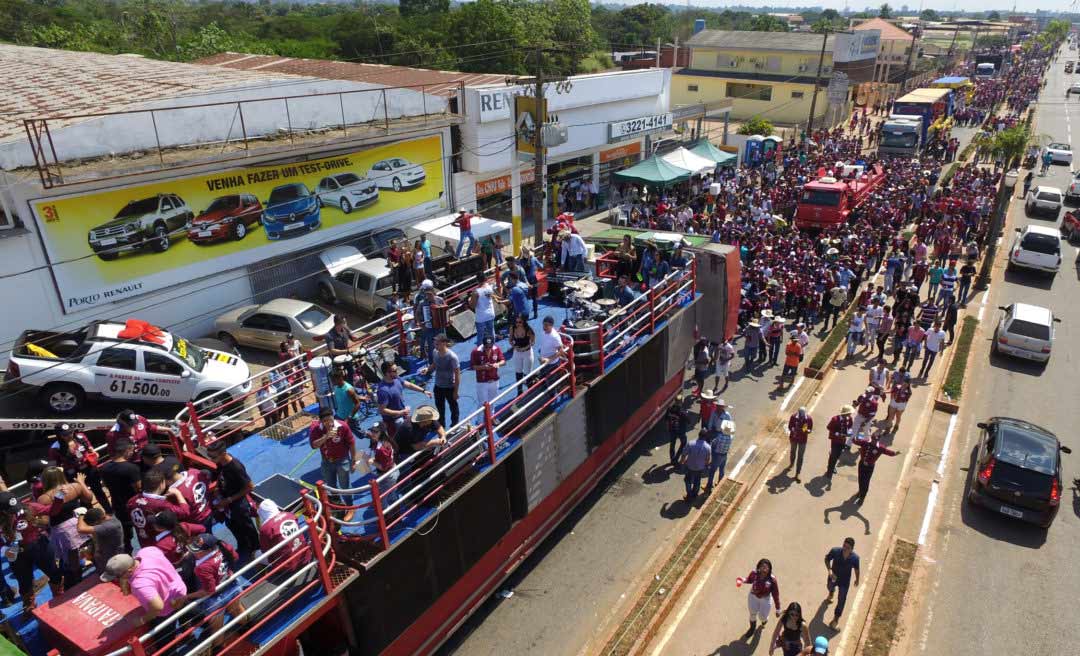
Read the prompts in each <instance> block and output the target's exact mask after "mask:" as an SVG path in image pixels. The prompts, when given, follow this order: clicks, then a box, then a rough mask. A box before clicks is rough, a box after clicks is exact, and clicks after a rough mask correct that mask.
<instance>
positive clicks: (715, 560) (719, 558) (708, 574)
mask: <svg viewBox="0 0 1080 656" xmlns="http://www.w3.org/2000/svg"><path fill="white" fill-rule="evenodd" d="M751 448H753V445H751ZM749 452H750V451H749V450H747V453H749ZM744 457H745V456H744ZM739 464H740V465H741V464H742V463H741V462H740V463H739ZM779 466H780V463H774V464H773V466H772V467H771V468H770V469H769V472H768V473H767V474H766V475H765V476H766V478H771V477H772V475H773V473H775V472H776V471H777V468H779ZM732 478H734V472H733V475H732ZM766 489H767V486H765V485H759V486H758V488H757V490H755V491H754V493H753V494H752V495H751V496H750V500H749V501H747V502H746V506H745V507H744V508H743V509H742V512H740V513H739V518H738V519H736V520H735V525H734V526H733V527H731V530H730V532H729V535H730V536H731V538H729V539H728V540H725V541H724V543H723V544H722V545H721V546H720V548H719V549H718V550H717V552H716V554H715V555H713V556H712V557H711V560H712V562H710V563H709V566H708V567H706V568H705V571H704V572H702V573H700V574H698V580H697V585H695V586H694V589H693V590H691V591H690V596H688V597H687V598H686V599H685V600H684V601H683V602H682V607H681V608H679V612H677V613H676V614H675V617H674V619H671V620H668V621H667V622H665V624H667V629H666V630H665V631H664V635H663V636H661V638H660V641H659V642H658V643H656V648H655V649H653V651H652V656H660V655H661V654H663V653H664V647H666V646H667V643H668V642H669V641H670V640H671V637H672V636H674V635H675V631H677V630H678V629H679V627H680V626H681V625H682V623H683V620H684V619H686V614H687V613H689V612H690V609H691V608H693V607H694V600H695V599H697V597H698V595H700V594H701V591H702V590H704V589H705V584H706V583H708V581H709V579H711V578H712V574H713V571H715V570H716V568H717V566H719V565H720V564H721V563H722V562H724V552H726V551H727V549H728V547H729V546H730V545H731V543H732V542H734V537H735V536H737V535H739V529H740V528H741V527H742V524H743V522H744V521H746V518H747V517H748V516H749V515H750V509H751V508H752V507H753V506H754V503H755V502H757V500H758V499H759V498H760V497H761V493H762V492H764V491H765V490H766Z"/></svg>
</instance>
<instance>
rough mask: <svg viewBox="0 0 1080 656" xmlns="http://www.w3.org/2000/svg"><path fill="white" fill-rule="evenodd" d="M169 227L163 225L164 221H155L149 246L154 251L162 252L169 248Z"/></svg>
mask: <svg viewBox="0 0 1080 656" xmlns="http://www.w3.org/2000/svg"><path fill="white" fill-rule="evenodd" d="M169 246H170V242H169V229H168V228H166V227H165V224H164V223H157V224H155V225H154V236H153V237H151V238H150V248H152V249H153V250H154V252H155V253H164V252H165V251H167V250H169Z"/></svg>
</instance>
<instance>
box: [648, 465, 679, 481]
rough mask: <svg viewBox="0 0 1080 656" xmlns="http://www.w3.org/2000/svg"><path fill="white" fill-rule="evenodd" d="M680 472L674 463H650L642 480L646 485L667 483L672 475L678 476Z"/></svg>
mask: <svg viewBox="0 0 1080 656" xmlns="http://www.w3.org/2000/svg"><path fill="white" fill-rule="evenodd" d="M678 475H679V472H678V470H676V468H675V466H674V465H671V464H669V463H665V464H663V465H649V468H648V469H646V470H645V471H644V472H642V474H641V482H642V483H645V484H646V485H656V484H657V483H666V482H667V481H668V479H669V478H671V477H672V476H678Z"/></svg>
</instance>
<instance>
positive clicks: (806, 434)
mask: <svg viewBox="0 0 1080 656" xmlns="http://www.w3.org/2000/svg"><path fill="white" fill-rule="evenodd" d="M813 430H814V418H813V417H811V416H810V413H809V412H807V411H806V408H805V407H802V408H799V410H798V412H796V413H795V414H793V415H791V417H790V418H789V419H788V441H789V442H790V443H791V452H790V454H789V458H788V466H787V468H788V469H791V468H792V467H794V468H795V482H796V483H801V482H802V481H801V480H799V474H800V473H802V463H803V455H804V454H805V453H806V442H807V441H808V440H809V439H810V432H811V431H813Z"/></svg>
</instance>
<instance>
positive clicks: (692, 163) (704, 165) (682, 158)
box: [662, 148, 716, 173]
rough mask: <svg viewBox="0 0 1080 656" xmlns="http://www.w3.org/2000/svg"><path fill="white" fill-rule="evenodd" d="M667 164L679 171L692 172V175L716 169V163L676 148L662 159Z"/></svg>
mask: <svg viewBox="0 0 1080 656" xmlns="http://www.w3.org/2000/svg"><path fill="white" fill-rule="evenodd" d="M662 159H663V160H664V161H665V162H667V163H668V164H671V165H672V166H677V167H679V168H680V169H686V170H687V171H693V172H694V173H705V172H706V171H711V170H713V169H714V168H716V162H714V161H713V160H711V159H708V158H705V157H702V156H701V155H698V154H696V153H692V152H690V151H689V150H687V149H685V148H678V149H676V150H673V151H671V152H670V153H668V154H667V155H664V156H663V158H662Z"/></svg>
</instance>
